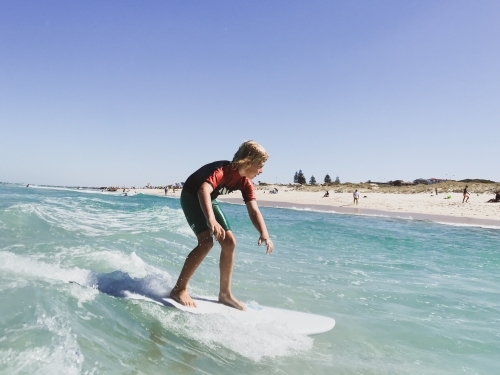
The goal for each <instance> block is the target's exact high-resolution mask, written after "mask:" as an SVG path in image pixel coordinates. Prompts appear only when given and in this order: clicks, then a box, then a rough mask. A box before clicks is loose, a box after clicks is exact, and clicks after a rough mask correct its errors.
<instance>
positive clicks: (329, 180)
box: [293, 169, 340, 185]
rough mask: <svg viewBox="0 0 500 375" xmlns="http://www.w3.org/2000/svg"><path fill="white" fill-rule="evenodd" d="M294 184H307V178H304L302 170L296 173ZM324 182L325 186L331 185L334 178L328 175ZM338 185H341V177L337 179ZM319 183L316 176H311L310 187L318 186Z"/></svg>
mask: <svg viewBox="0 0 500 375" xmlns="http://www.w3.org/2000/svg"><path fill="white" fill-rule="evenodd" d="M293 182H294V183H296V184H301V185H304V184H306V176H304V173H303V172H302V169H300V170H299V171H298V172H295V175H294V176H293ZM323 182H324V183H325V184H331V183H332V178H331V177H330V175H329V174H326V176H325V178H324V179H323ZM334 183H336V184H340V178H339V176H337V177H336V178H335V182H334ZM316 184H317V182H316V178H315V177H314V175H312V176H311V178H310V179H309V185H316Z"/></svg>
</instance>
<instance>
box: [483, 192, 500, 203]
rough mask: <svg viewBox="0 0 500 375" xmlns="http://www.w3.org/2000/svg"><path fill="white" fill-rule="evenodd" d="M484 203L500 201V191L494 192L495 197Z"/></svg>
mask: <svg viewBox="0 0 500 375" xmlns="http://www.w3.org/2000/svg"><path fill="white" fill-rule="evenodd" d="M486 203H500V192H497V193H495V199H493V198H492V199H490V200H489V201H488V202H486Z"/></svg>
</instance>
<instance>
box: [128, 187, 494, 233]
mask: <svg viewBox="0 0 500 375" xmlns="http://www.w3.org/2000/svg"><path fill="white" fill-rule="evenodd" d="M276 187H277V188H278V190H279V192H278V193H277V194H270V193H269V191H270V190H271V189H273V188H274V186H268V187H266V189H257V190H256V195H257V202H258V204H259V206H261V207H287V208H293V207H295V208H297V209H311V210H319V211H334V212H338V213H346V214H358V215H380V216H389V217H402V218H412V219H420V220H431V221H436V222H446V223H455V224H469V225H471V224H472V225H485V226H488V225H491V226H500V203H486V201H487V200H488V199H490V198H492V195H491V194H490V193H480V194H479V195H478V194H476V193H472V194H471V195H470V199H469V202H468V203H462V194H460V193H440V194H438V195H435V194H430V193H429V192H424V193H418V194H395V193H382V192H373V191H370V192H361V193H360V197H359V204H358V205H354V204H353V197H352V193H334V192H333V190H329V191H330V196H329V197H327V198H322V197H323V195H324V192H325V191H324V190H322V191H314V192H313V191H300V190H296V189H294V188H287V187H283V186H276ZM131 191H132V192H133V191H135V192H137V193H143V194H152V195H158V196H165V192H164V191H163V190H160V189H133V190H131ZM180 193H181V190H176V192H175V193H174V192H173V191H172V190H171V189H170V190H169V191H168V196H169V197H174V196H175V197H179V196H180ZM447 196H450V197H451V198H450V199H445V198H446V197H447ZM218 200H220V201H221V202H228V203H243V199H242V198H241V193H240V192H238V191H236V192H233V193H231V194H229V195H224V196H219V198H218Z"/></svg>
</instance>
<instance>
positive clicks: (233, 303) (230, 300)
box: [219, 293, 247, 311]
mask: <svg viewBox="0 0 500 375" xmlns="http://www.w3.org/2000/svg"><path fill="white" fill-rule="evenodd" d="M219 303H222V304H223V305H227V306H229V307H234V308H235V309H238V310H242V311H246V309H247V308H246V306H245V305H244V304H242V303H241V302H240V301H238V300H237V299H236V298H234V297H233V295H232V294H231V293H229V294H223V293H219Z"/></svg>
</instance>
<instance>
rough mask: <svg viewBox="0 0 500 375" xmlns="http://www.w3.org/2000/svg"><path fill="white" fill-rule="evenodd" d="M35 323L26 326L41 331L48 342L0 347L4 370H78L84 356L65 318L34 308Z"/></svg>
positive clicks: (43, 373) (69, 374) (42, 374)
mask: <svg viewBox="0 0 500 375" xmlns="http://www.w3.org/2000/svg"><path fill="white" fill-rule="evenodd" d="M37 315H38V318H37V321H36V325H34V326H31V327H26V329H29V330H38V331H42V332H43V331H45V332H46V333H48V334H49V335H50V338H51V342H50V344H47V345H44V346H35V344H33V343H32V342H27V343H26V345H25V349H19V348H17V347H16V348H15V349H13V348H9V349H7V350H0V364H1V365H2V366H1V367H2V368H3V369H4V370H6V372H5V373H6V374H37V375H38V374H39V375H59V374H60V375H73V374H74V375H77V374H80V373H81V370H82V363H83V360H84V356H83V354H82V353H81V350H80V347H79V345H78V342H77V340H76V335H74V334H73V333H72V332H71V328H70V327H69V325H68V323H67V322H64V321H63V320H62V319H61V318H59V317H58V316H52V317H47V316H45V314H44V313H43V312H37Z"/></svg>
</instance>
